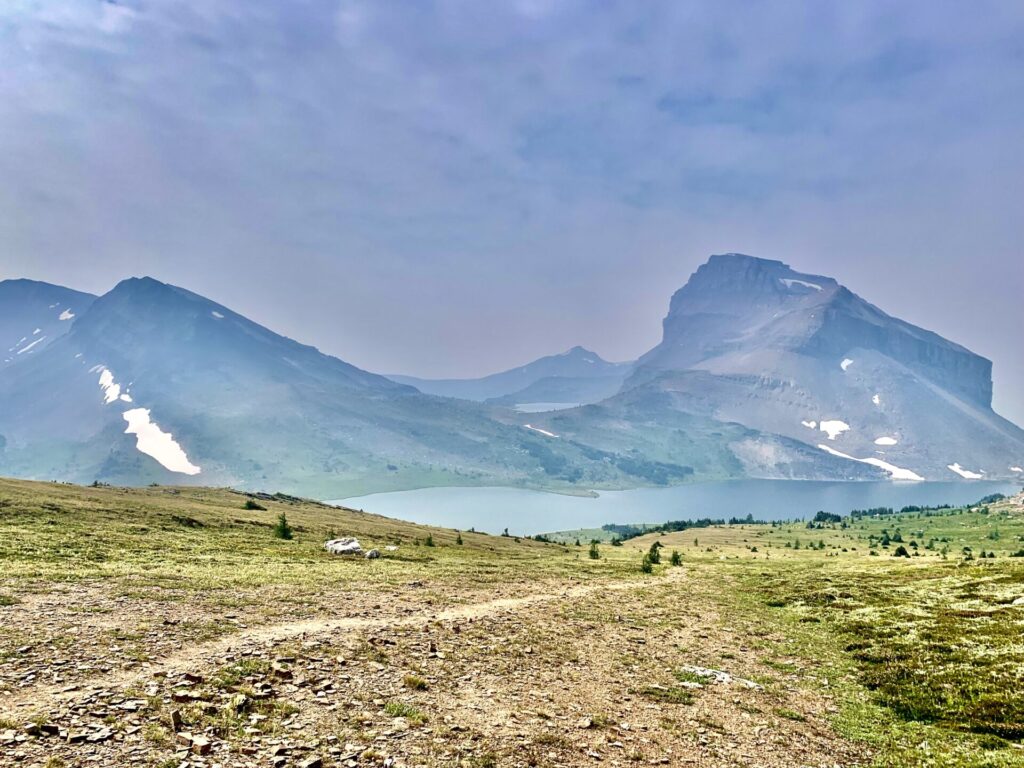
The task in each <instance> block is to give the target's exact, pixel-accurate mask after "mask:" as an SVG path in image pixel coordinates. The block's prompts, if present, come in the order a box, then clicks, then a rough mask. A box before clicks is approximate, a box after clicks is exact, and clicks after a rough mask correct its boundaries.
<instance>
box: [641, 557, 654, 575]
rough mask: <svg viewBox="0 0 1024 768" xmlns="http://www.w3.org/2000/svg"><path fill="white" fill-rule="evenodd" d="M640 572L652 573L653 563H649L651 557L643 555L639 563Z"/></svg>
mask: <svg viewBox="0 0 1024 768" xmlns="http://www.w3.org/2000/svg"><path fill="white" fill-rule="evenodd" d="M640 572H641V573H654V563H652V562H651V556H650V555H649V554H648V555H644V559H643V560H641V561H640Z"/></svg>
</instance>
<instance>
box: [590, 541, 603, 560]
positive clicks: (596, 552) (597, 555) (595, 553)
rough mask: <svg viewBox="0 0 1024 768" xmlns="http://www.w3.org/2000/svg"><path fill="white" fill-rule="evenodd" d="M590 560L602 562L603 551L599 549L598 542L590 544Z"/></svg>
mask: <svg viewBox="0 0 1024 768" xmlns="http://www.w3.org/2000/svg"><path fill="white" fill-rule="evenodd" d="M590 559H591V560H600V559H601V550H600V549H598V548H597V542H596V541H593V542H591V543H590Z"/></svg>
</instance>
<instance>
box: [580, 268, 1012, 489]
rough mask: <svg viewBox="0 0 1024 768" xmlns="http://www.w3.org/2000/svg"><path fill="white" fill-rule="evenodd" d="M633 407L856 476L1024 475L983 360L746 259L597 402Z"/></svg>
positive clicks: (829, 282) (834, 291)
mask: <svg viewBox="0 0 1024 768" xmlns="http://www.w3.org/2000/svg"><path fill="white" fill-rule="evenodd" d="M627 393H628V394H627ZM641 393H646V399H645V398H644V397H642V396H641ZM659 394H660V395H662V396H661V397H658V396H656V395H659ZM637 398H639V399H640V400H641V401H643V402H649V403H651V404H653V405H652V407H651V408H649V409H647V410H645V411H643V416H642V418H643V419H645V420H646V421H649V422H652V423H657V422H658V421H660V420H664V418H665V416H666V414H667V413H668V412H673V411H682V412H685V413H688V414H699V415H702V416H705V417H707V418H710V419H714V420H716V421H720V422H727V423H728V422H735V423H739V424H743V425H744V426H746V427H748V428H750V429H754V430H758V431H760V432H763V433H768V434H774V435H778V436H780V437H781V438H786V439H787V440H790V441H799V442H801V443H804V444H805V445H806V446H809V447H810V448H812V449H813V450H815V451H818V452H820V453H822V454H828V455H831V456H833V457H836V458H840V459H842V460H844V461H846V462H847V463H848V464H849V465H850V467H851V472H853V471H855V470H859V471H863V468H864V467H868V469H869V470H871V471H876V472H880V473H881V474H882V475H883V476H890V477H894V478H896V479H914V478H928V479H943V480H948V479H956V478H957V477H969V476H973V475H977V476H984V477H988V478H993V479H995V478H1014V477H1020V476H1021V473H1020V472H1018V471H1016V470H1015V469H1013V468H1014V467H1016V468H1020V467H1022V466H1024V464H1022V462H1024V431H1022V430H1021V429H1019V428H1018V427H1016V426H1015V425H1013V424H1011V423H1010V422H1008V421H1006V420H1005V419H1003V418H1001V417H1000V416H998V414H996V413H995V412H994V411H992V408H991V398H992V365H991V363H990V362H989V361H988V360H986V359H984V358H982V357H980V356H978V355H976V354H974V353H972V352H970V351H969V350H967V349H965V348H964V347H962V346H960V345H958V344H954V343H953V342H950V341H947V340H946V339H943V338H942V337H940V336H938V335H937V334H934V333H932V332H930V331H926V330H924V329H921V328H918V327H916V326H913V325H911V324H909V323H906V322H904V321H902V320H899V319H896V318H893V317H891V316H889V315H887V314H886V313H884V312H883V311H882V310H880V309H878V308H877V307H875V306H873V305H871V304H869V303H867V302H866V301H864V300H863V299H861V298H860V297H859V296H857V295H856V294H854V293H852V292H851V291H849V290H848V289H847V288H845V287H843V286H841V285H840V284H839V283H837V282H836V281H835V280H833V279H832V278H829V277H823V276H820V275H810V274H804V273H799V272H796V271H794V270H792V269H790V268H789V267H788V266H787V265H785V264H783V263H782V262H779V261H769V260H766V259H758V258H754V257H750V256H744V255H741V254H725V255H720V256H712V257H711V259H710V260H709V261H708V262H707V263H706V264H704V265H703V266H701V267H700V268H699V269H698V270H697V272H696V273H695V274H694V275H693V276H692V277H691V278H690V280H689V281H688V282H687V284H686V285H685V286H684V287H683V288H681V289H680V290H679V291H677V292H676V294H675V295H674V296H673V297H672V301H671V304H670V307H669V313H668V316H667V317H666V318H665V321H664V334H663V339H662V341H661V343H660V344H658V345H657V346H656V347H655V348H654V349H652V350H651V351H649V352H648V353H647V354H645V355H643V356H642V357H641V358H640V359H639V360H638V362H637V365H636V368H635V371H634V373H633V374H632V376H631V377H630V379H629V380H628V381H627V382H626V384H625V385H624V392H623V394H621V395H619V396H617V397H615V398H612V399H611V400H610V401H608V402H607V403H604V404H603V405H604V406H605V407H606V408H608V409H612V410H615V409H621V404H622V403H623V402H625V401H627V400H636V399H637ZM577 418H579V417H577ZM580 428H581V429H583V424H582V423H581V427H580ZM584 431H585V430H584ZM751 469H752V468H751V467H747V471H748V472H750V471H751ZM766 469H767V468H762V469H760V470H755V472H762V471H766ZM965 470H966V471H965Z"/></svg>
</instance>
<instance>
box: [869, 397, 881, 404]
mask: <svg viewBox="0 0 1024 768" xmlns="http://www.w3.org/2000/svg"><path fill="white" fill-rule="evenodd" d="M871 402H872V403H874V404H875V405H881V404H882V396H881V395H875V396H874V397H872V398H871Z"/></svg>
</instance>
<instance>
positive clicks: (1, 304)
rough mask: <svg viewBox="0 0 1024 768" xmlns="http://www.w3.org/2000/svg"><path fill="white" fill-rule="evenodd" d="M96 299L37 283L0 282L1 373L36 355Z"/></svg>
mask: <svg viewBox="0 0 1024 768" xmlns="http://www.w3.org/2000/svg"><path fill="white" fill-rule="evenodd" d="M95 299H96V297H95V296H93V295H92V294H89V293H82V292H81V291H74V290H71V289H70V288H64V287H62V286H59V285H51V284H50V283H41V282H38V281H36V280H3V281H0V369H2V368H5V367H7V366H10V365H14V364H15V363H20V362H23V361H24V360H26V359H28V358H30V357H31V356H32V355H35V354H39V352H41V351H42V350H43V349H44V348H45V347H46V346H47V345H49V344H51V343H53V341H54V340H56V339H58V338H60V337H61V336H63V335H64V334H65V333H67V332H68V330H70V328H71V324H72V322H73V320H74V319H75V317H77V316H78V315H80V314H82V313H83V312H85V311H86V310H87V309H88V308H89V307H90V305H91V304H92V302H93V301H94V300H95Z"/></svg>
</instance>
